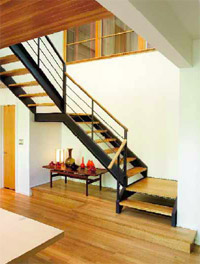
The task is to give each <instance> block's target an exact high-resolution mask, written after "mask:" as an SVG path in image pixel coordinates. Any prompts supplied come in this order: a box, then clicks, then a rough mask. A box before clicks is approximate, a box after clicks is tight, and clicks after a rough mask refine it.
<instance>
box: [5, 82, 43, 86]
mask: <svg viewBox="0 0 200 264" xmlns="http://www.w3.org/2000/svg"><path fill="white" fill-rule="evenodd" d="M38 85H39V83H38V82H36V81H31V82H23V83H13V84H9V85H8V86H9V87H26V86H27V87H28V86H38Z"/></svg>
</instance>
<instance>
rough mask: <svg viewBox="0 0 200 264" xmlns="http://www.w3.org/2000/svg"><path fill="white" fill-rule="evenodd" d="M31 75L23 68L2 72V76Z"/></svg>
mask: <svg viewBox="0 0 200 264" xmlns="http://www.w3.org/2000/svg"><path fill="white" fill-rule="evenodd" d="M29 73H30V72H29V71H28V70H27V69H26V68H21V69H16V70H10V71H4V72H0V76H17V75H24V74H29Z"/></svg>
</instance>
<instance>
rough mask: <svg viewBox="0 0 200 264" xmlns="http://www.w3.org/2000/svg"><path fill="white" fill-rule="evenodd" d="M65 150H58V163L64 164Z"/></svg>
mask: <svg viewBox="0 0 200 264" xmlns="http://www.w3.org/2000/svg"><path fill="white" fill-rule="evenodd" d="M64 152H65V150H64V149H56V162H60V163H64Z"/></svg>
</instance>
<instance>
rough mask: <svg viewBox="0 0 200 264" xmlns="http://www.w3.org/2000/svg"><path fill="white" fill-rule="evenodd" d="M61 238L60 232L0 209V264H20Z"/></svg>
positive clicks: (62, 233) (61, 233) (61, 232)
mask: <svg viewBox="0 0 200 264" xmlns="http://www.w3.org/2000/svg"><path fill="white" fill-rule="evenodd" d="M63 236H64V232H63V231H62V230H59V229H57V228H54V227H51V226H48V225H45V224H42V223H40V222H37V221H34V220H32V219H29V218H27V217H24V216H21V215H18V214H14V213H11V212H9V211H6V210H4V209H1V208H0V264H4V263H8V262H9V263H10V262H14V263H16V262H19V263H20V261H24V260H25V259H26V258H28V257H30V256H32V255H33V254H36V253H37V252H38V251H40V250H42V249H44V248H46V247H48V246H50V245H51V244H53V243H55V242H56V241H57V240H59V239H60V238H62V237H63Z"/></svg>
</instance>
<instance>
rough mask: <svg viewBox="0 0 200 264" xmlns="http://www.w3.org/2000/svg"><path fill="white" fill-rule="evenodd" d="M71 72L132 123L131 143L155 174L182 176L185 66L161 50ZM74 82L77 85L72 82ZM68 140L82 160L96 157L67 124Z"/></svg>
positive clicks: (76, 66)
mask: <svg viewBox="0 0 200 264" xmlns="http://www.w3.org/2000/svg"><path fill="white" fill-rule="evenodd" d="M67 71H68V73H69V74H71V76H72V77H73V78H74V79H75V80H76V81H77V82H78V83H79V84H81V85H82V86H83V87H84V88H85V89H86V90H87V91H88V92H89V93H90V94H91V95H92V96H93V97H94V98H95V99H97V100H98V101H99V102H100V103H101V104H102V105H103V106H105V107H106V108H107V109H108V110H109V111H110V112H111V113H112V114H113V115H114V116H115V117H116V118H117V119H119V120H120V121H121V122H122V123H123V124H124V125H125V126H127V127H128V129H129V133H128V146H129V148H131V149H132V150H133V152H135V153H136V154H137V155H138V156H139V157H140V158H141V159H142V160H143V161H144V162H145V163H146V164H147V165H148V167H149V176H152V177H158V178H166V179H177V178H178V162H177V161H178V129H179V69H178V68H177V67H176V66H174V65H173V64H172V63H171V62H170V61H168V60H167V59H166V58H165V57H164V56H163V55H161V54H160V53H159V52H149V53H143V54H139V55H129V56H123V57H118V58H112V59H107V60H98V61H93V62H87V63H80V64H74V65H70V66H68V67H67ZM68 84H69V85H70V86H72V85H71V84H70V82H69V81H68ZM75 91H76V92H77V91H78V90H77V89H76V90H75ZM69 102H70V101H69ZM80 104H81V103H80ZM81 106H82V104H81ZM77 111H78V109H77ZM85 111H89V108H88V109H86V108H85ZM79 112H81V110H80V109H79ZM109 121H110V120H109ZM115 126H116V124H115ZM87 130H88V128H87ZM121 132H122V131H121ZM62 142H63V147H64V148H66V147H68V146H71V147H73V148H74V157H75V158H77V161H78V162H80V158H81V156H82V155H84V156H85V157H88V158H89V157H90V156H91V154H89V153H88V152H87V150H86V149H85V148H84V147H83V146H82V145H81V143H80V142H79V141H78V140H77V139H76V138H75V137H74V136H73V135H71V132H69V131H68V130H67V129H66V128H65V127H64V126H63V141H62ZM97 164H98V163H97ZM106 180H107V184H108V185H109V186H112V187H116V183H115V182H113V180H112V178H111V177H109V178H108V177H107V178H106Z"/></svg>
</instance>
